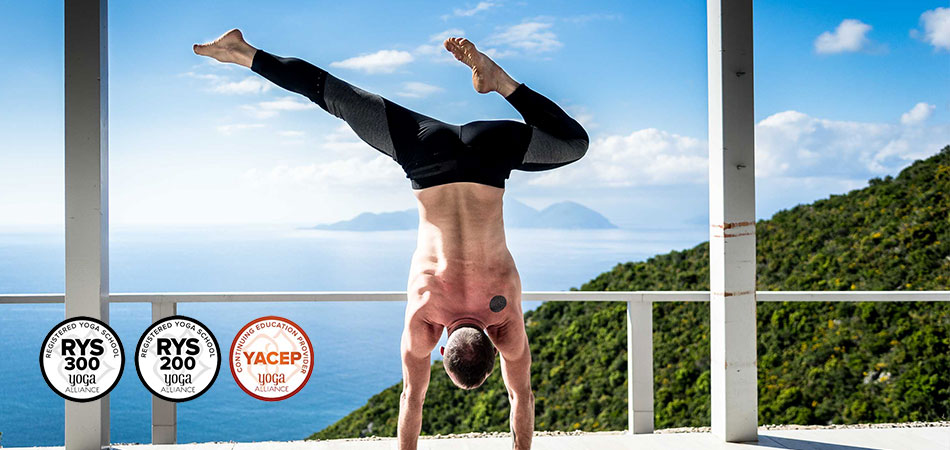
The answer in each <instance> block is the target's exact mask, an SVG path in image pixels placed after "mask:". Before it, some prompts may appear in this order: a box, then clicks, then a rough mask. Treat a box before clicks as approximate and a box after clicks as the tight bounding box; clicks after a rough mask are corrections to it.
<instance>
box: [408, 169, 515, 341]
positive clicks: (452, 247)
mask: <svg viewBox="0 0 950 450" xmlns="http://www.w3.org/2000/svg"><path fill="white" fill-rule="evenodd" d="M413 192H414V193H415V195H416V198H417V199H418V201H419V237H418V245H417V247H416V251H415V253H414V254H413V257H412V265H411V268H410V273H409V283H408V286H407V291H408V294H409V311H407V314H408V315H409V316H415V317H416V320H420V319H421V320H423V321H425V322H427V323H429V324H431V325H442V326H445V327H449V328H451V327H452V325H453V324H455V323H457V322H459V321H468V322H470V323H475V324H477V325H480V326H481V328H485V329H491V328H493V327H494V326H497V325H500V324H502V323H503V322H505V321H506V320H507V319H509V315H510V314H511V313H512V312H516V313H517V314H518V315H519V316H518V318H519V319H520V311H521V308H520V303H521V280H520V278H519V277H518V271H517V269H516V268H515V263H514V259H513V258H512V257H511V253H510V252H509V251H508V246H507V243H506V241H505V227H504V222H503V218H502V196H503V194H504V189H499V188H496V187H492V186H486V185H482V184H476V183H451V184H447V185H442V186H436V187H431V188H427V189H422V190H415V191H413ZM497 296H502V297H504V299H505V300H504V301H503V303H504V307H502V308H498V305H499V300H496V308H494V309H496V310H495V311H493V310H492V308H490V303H491V301H492V299H493V298H495V297H497ZM515 310H516V311H515Z"/></svg>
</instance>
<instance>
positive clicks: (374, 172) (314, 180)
mask: <svg viewBox="0 0 950 450" xmlns="http://www.w3.org/2000/svg"><path fill="white" fill-rule="evenodd" d="M244 176H245V178H246V179H248V180H249V181H250V182H251V183H254V184H255V185H257V186H261V185H266V186H291V187H293V186H297V187H302V188H308V189H318V190H319V189H321V187H322V188H324V189H331V188H332V189H333V190H336V191H339V190H352V189H360V190H364V189H365V190H373V189H391V188H396V187H408V180H406V178H405V174H404V173H403V172H402V169H400V168H399V166H398V165H397V164H396V163H395V162H394V161H393V160H392V159H391V158H389V157H387V156H385V155H379V156H376V157H374V158H373V159H371V160H368V161H367V160H366V159H365V158H362V157H351V158H346V159H338V160H333V161H326V162H317V163H312V164H304V165H297V166H290V165H283V164H282V165H278V166H275V167H273V168H271V169H269V170H258V169H251V170H249V171H247V172H246V173H245V174H244Z"/></svg>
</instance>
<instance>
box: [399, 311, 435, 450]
mask: <svg viewBox="0 0 950 450" xmlns="http://www.w3.org/2000/svg"><path fill="white" fill-rule="evenodd" d="M436 328H438V330H436ZM441 334H442V327H434V326H431V325H429V324H426V323H421V322H415V321H413V320H411V319H410V320H407V322H406V327H405V329H404V330H403V333H402V395H400V396H399V425H398V428H397V432H396V434H397V435H398V439H399V448H400V450H415V449H416V445H417V443H418V440H419V432H420V431H421V429H422V404H423V402H424V401H425V398H426V390H427V389H428V388H429V373H430V366H431V362H430V356H429V355H430V354H431V352H432V349H433V348H435V344H437V343H438V342H439V337H440V335H441Z"/></svg>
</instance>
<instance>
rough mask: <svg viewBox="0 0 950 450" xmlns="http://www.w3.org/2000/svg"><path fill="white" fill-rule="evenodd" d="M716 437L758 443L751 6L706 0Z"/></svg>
mask: <svg viewBox="0 0 950 450" xmlns="http://www.w3.org/2000/svg"><path fill="white" fill-rule="evenodd" d="M706 8H707V11H706V14H707V34H708V40H707V42H708V62H709V64H708V69H709V223H710V239H709V250H710V280H709V281H710V291H711V295H710V327H711V335H710V339H711V355H710V356H711V360H710V362H711V365H712V367H711V372H712V380H711V381H712V431H713V433H714V434H715V435H717V436H719V437H721V438H723V439H724V440H726V441H729V442H742V441H753V440H756V439H757V430H756V428H757V422H758V403H757V402H758V392H757V391H756V336H755V334H756V333H755V164H754V162H755V159H754V139H753V136H754V128H755V118H754V116H753V76H752V75H753V67H752V0H707V2H706Z"/></svg>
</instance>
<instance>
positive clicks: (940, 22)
mask: <svg viewBox="0 0 950 450" xmlns="http://www.w3.org/2000/svg"><path fill="white" fill-rule="evenodd" d="M920 24H921V25H922V26H923V27H924V31H923V33H921V32H920V31H918V30H911V32H910V34H911V36H913V37H919V38H921V39H922V40H923V41H924V42H926V43H928V44H930V45H933V46H934V48H936V49H938V50H939V49H943V50H950V8H936V9H932V10H929V11H924V13H923V14H921V15H920Z"/></svg>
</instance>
